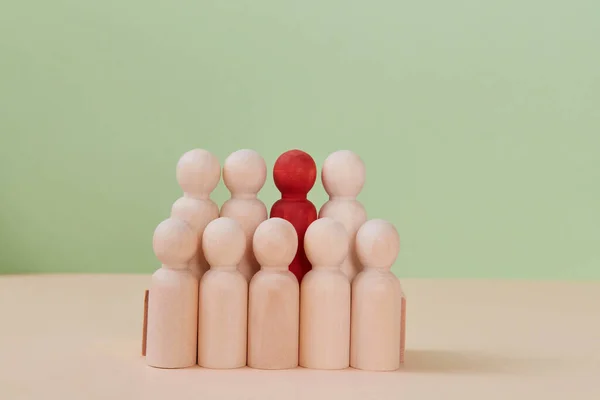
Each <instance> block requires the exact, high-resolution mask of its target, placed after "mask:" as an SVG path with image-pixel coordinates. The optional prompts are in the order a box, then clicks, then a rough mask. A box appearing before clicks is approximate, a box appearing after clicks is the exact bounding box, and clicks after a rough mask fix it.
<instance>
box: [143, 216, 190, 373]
mask: <svg viewBox="0 0 600 400" xmlns="http://www.w3.org/2000/svg"><path fill="white" fill-rule="evenodd" d="M152 245H153V247H154V253H155V254H156V258H158V260H159V261H160V262H161V263H162V266H161V267H160V268H159V269H158V270H157V271H156V272H155V273H154V274H153V275H152V280H151V283H150V298H149V301H148V333H147V335H148V337H147V342H146V362H147V363H148V365H150V366H153V367H159V368H185V367H190V366H192V365H195V364H196V346H197V342H198V334H197V332H198V279H196V277H195V276H194V273H193V271H192V270H191V269H190V268H189V265H190V261H192V260H193V259H194V256H195V254H196V249H197V247H198V238H197V235H196V232H194V231H193V230H192V228H191V227H190V226H189V225H188V224H187V223H185V222H183V221H182V220H179V219H175V218H169V219H167V220H165V221H163V222H161V223H160V224H159V225H158V226H157V227H156V229H155V231H154V237H153V240H152Z"/></svg>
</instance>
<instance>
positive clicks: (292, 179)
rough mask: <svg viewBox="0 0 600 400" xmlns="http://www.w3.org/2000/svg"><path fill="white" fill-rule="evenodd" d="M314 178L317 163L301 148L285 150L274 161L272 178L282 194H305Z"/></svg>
mask: <svg viewBox="0 0 600 400" xmlns="http://www.w3.org/2000/svg"><path fill="white" fill-rule="evenodd" d="M316 179H317V164H315V160H313V158H312V157H311V156H310V155H309V154H308V153H305V152H304V151H302V150H290V151H286V152H285V153H283V154H282V155H280V156H279V158H278V159H277V161H275V166H274V167H273V180H274V181H275V186H276V187H277V189H279V191H280V192H281V193H282V195H284V196H286V195H289V196H306V195H307V194H308V192H309V191H310V189H312V187H313V185H314V184H315V180H316Z"/></svg>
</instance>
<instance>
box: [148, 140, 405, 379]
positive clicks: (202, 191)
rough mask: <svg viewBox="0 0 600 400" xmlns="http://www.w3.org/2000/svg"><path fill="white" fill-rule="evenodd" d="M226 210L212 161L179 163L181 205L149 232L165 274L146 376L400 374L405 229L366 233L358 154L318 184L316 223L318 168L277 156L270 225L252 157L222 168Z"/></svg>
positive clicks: (371, 223)
mask: <svg viewBox="0 0 600 400" xmlns="http://www.w3.org/2000/svg"><path fill="white" fill-rule="evenodd" d="M222 176H223V180H224V183H225V185H226V186H227V188H228V189H229V191H230V192H231V198H230V199H229V200H228V201H227V202H225V203H224V204H223V206H222V207H221V209H220V210H219V208H218V207H217V205H216V204H215V203H214V202H213V201H212V200H211V199H210V193H211V192H212V191H213V190H214V189H215V188H216V186H217V184H218V182H219V180H220V178H221V167H220V164H219V162H218V160H217V159H216V157H215V156H214V155H212V154H211V153H210V152H208V151H206V150H202V149H195V150H192V151H190V152H187V153H186V154H184V155H183V156H182V157H181V159H180V160H179V163H178V165H177V179H178V182H179V184H180V186H181V188H182V189H183V192H184V195H183V197H181V198H180V199H178V200H177V201H176V202H175V203H174V204H173V206H172V209H171V216H170V218H168V219H166V220H164V221H163V222H161V223H160V224H159V225H158V227H157V228H156V230H155V231H154V237H153V248H154V252H155V254H156V256H157V258H158V259H159V261H160V262H161V263H162V267H161V268H160V269H158V270H157V271H156V272H155V273H154V274H153V275H152V279H151V285H150V288H149V291H148V301H147V315H146V318H145V332H144V340H143V342H144V346H143V352H144V354H145V356H146V362H147V364H148V365H150V366H152V367H157V368H186V367H191V366H194V365H199V366H201V367H204V368H211V369H233V368H241V367H244V366H248V367H250V368H257V369H269V370H275V369H291V368H296V367H298V366H300V367H305V368H311V369H326V370H332V369H345V368H348V367H353V368H356V369H362V370H370V371H393V370H397V369H398V368H399V367H400V366H401V364H402V363H403V357H404V347H405V346H404V342H405V314H406V300H405V297H404V294H403V292H402V289H401V286H400V282H399V280H398V279H397V278H396V276H395V275H394V274H393V273H392V272H391V270H390V268H391V266H392V265H393V263H394V262H395V260H396V258H397V256H398V252H399V249H400V238H399V235H398V232H397V230H396V228H395V227H394V226H393V224H391V223H390V222H388V221H385V220H382V219H371V220H367V217H366V212H365V211H364V207H363V206H362V205H361V204H360V203H359V202H358V201H357V200H356V196H357V195H358V193H359V192H360V190H361V189H362V187H363V185H364V180H365V168H364V164H363V163H362V160H361V159H360V158H359V157H358V156H357V155H356V154H354V153H353V152H350V151H347V150H342V151H338V152H335V153H332V154H331V155H330V156H329V157H328V158H327V159H326V160H325V162H324V164H323V167H322V171H321V178H322V182H323V185H324V187H325V190H326V191H327V193H328V194H329V196H330V199H329V201H328V202H327V203H326V204H325V205H324V206H323V207H322V208H321V210H320V212H319V213H318V215H317V212H316V208H315V207H314V205H313V204H312V203H311V202H310V201H309V200H307V194H308V192H309V191H310V189H311V188H312V186H313V185H314V182H315V180H316V165H315V163H314V161H313V160H312V157H310V155H308V154H307V153H305V152H302V151H300V150H291V151H289V152H286V153H284V154H282V155H281V156H280V157H279V158H278V159H277V161H276V162H275V166H274V171H273V177H274V181H275V184H276V186H277V188H278V189H279V190H280V192H281V194H282V198H281V199H280V200H278V201H277V202H275V204H274V205H273V207H272V208H271V212H270V215H267V210H266V207H265V205H264V203H262V201H260V200H259V199H258V197H257V194H258V192H259V191H260V189H261V188H262V186H263V185H264V183H265V181H266V164H265V162H264V160H263V158H262V157H261V156H260V155H259V154H258V153H257V152H255V151H253V150H239V151H236V152H234V153H232V154H231V155H230V156H229V157H228V158H227V159H226V160H225V163H224V165H223V172H222Z"/></svg>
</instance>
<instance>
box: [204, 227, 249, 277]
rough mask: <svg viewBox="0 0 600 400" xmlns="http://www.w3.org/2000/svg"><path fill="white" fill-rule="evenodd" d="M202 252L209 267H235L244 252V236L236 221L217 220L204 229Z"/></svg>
mask: <svg viewBox="0 0 600 400" xmlns="http://www.w3.org/2000/svg"><path fill="white" fill-rule="evenodd" d="M202 251H203V252H204V257H205V258H206V261H207V262H208V263H209V264H210V266H211V267H231V266H237V264H239V262H240V261H241V259H242V257H243V256H244V252H245V251H246V234H245V233H244V231H243V229H242V227H241V225H240V224H239V223H238V222H237V221H235V220H233V219H231V218H226V217H221V218H217V219H215V220H212V221H211V222H210V223H209V224H208V225H207V226H206V229H204V233H203V235H202Z"/></svg>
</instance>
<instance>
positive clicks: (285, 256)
mask: <svg viewBox="0 0 600 400" xmlns="http://www.w3.org/2000/svg"><path fill="white" fill-rule="evenodd" d="M252 248H253V250H254V256H255V257H256V260H257V261H258V263H259V264H260V265H261V267H264V268H269V267H286V268H287V266H288V265H290V264H291V262H292V260H293V259H294V257H295V256H296V251H297V250H298V234H297V233H296V229H295V228H294V226H293V225H292V224H291V223H289V222H288V221H286V220H285V219H282V218H269V219H267V220H266V221H263V222H262V223H261V224H260V225H259V226H258V227H257V228H256V231H254V236H253V239H252Z"/></svg>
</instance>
